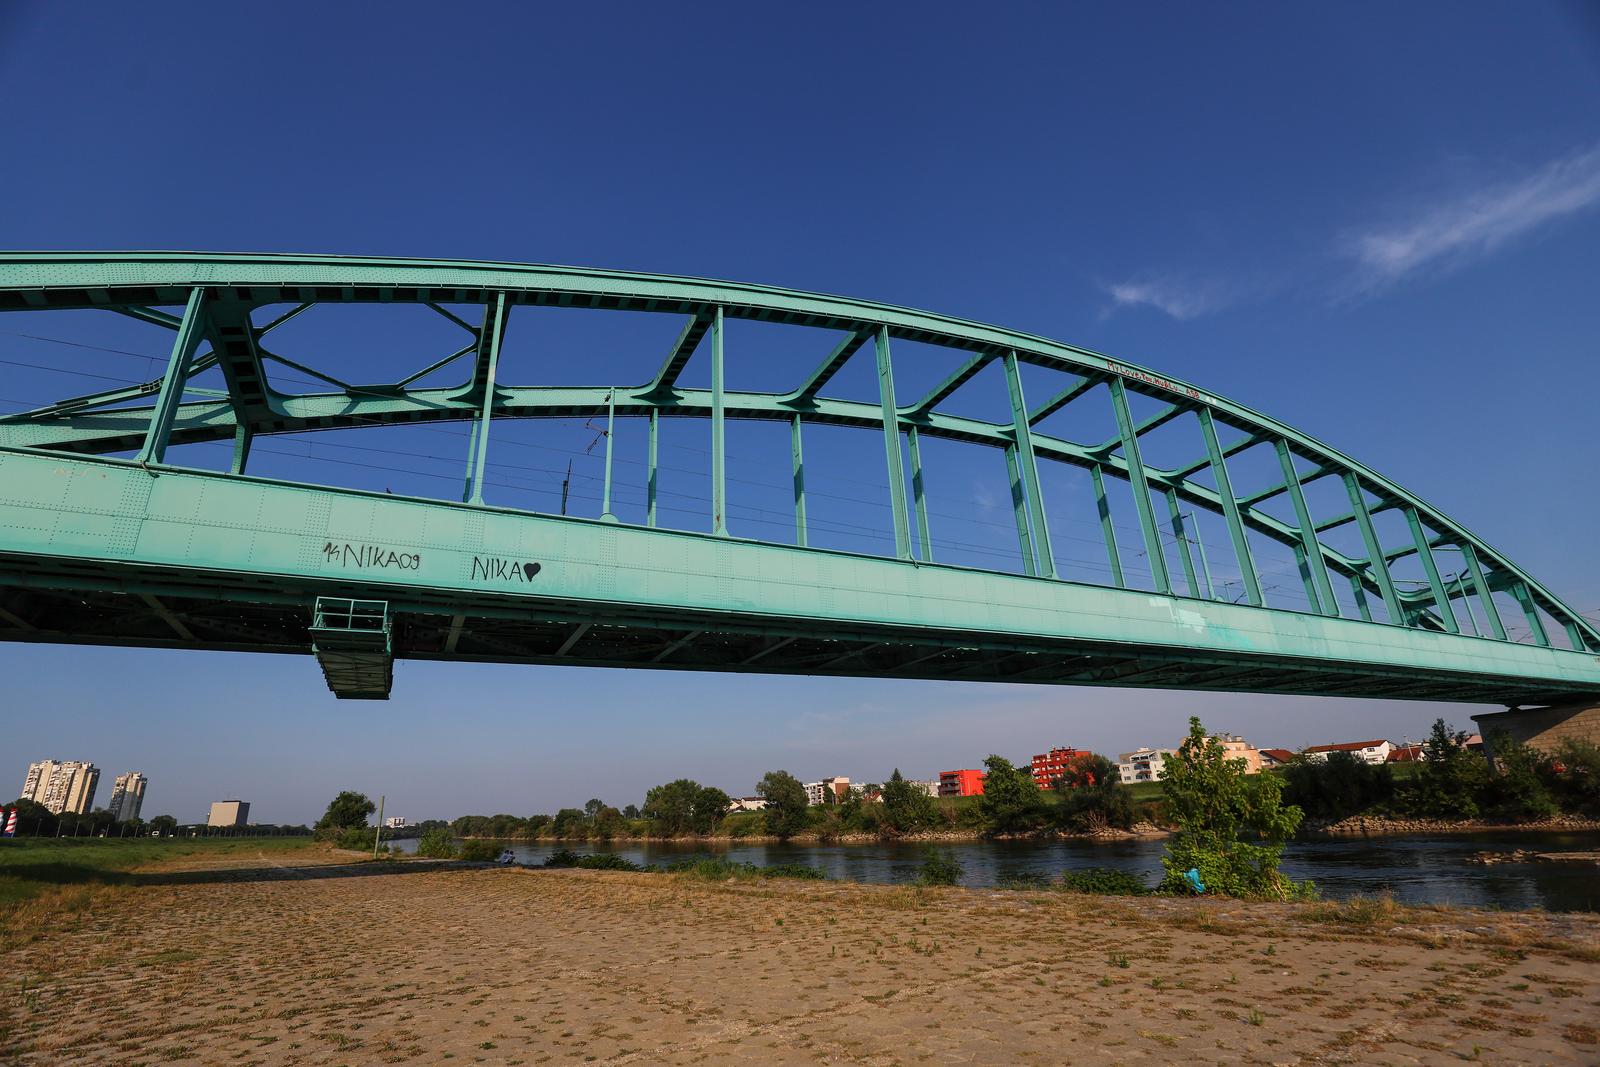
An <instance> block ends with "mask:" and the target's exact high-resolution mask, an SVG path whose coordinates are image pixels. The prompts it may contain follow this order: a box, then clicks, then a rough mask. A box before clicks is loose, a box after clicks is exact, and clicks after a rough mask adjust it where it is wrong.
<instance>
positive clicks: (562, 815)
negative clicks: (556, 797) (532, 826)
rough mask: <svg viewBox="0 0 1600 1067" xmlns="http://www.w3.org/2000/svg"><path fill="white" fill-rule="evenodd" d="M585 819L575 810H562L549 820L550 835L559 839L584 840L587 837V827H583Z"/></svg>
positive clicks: (581, 813) (580, 812) (585, 817)
mask: <svg viewBox="0 0 1600 1067" xmlns="http://www.w3.org/2000/svg"><path fill="white" fill-rule="evenodd" d="M586 819H587V816H585V815H584V814H583V812H582V811H580V810H578V809H577V808H562V809H561V810H560V811H558V812H556V817H555V818H554V819H552V820H550V835H551V836H552V837H556V838H561V839H567V838H577V839H578V840H580V841H582V840H586V839H587V838H588V836H589V831H588V827H587V826H586V825H585V821H586Z"/></svg>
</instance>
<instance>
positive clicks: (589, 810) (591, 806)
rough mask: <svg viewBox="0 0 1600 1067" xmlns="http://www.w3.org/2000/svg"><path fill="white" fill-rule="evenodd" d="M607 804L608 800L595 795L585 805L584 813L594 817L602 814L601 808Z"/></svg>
mask: <svg viewBox="0 0 1600 1067" xmlns="http://www.w3.org/2000/svg"><path fill="white" fill-rule="evenodd" d="M605 806H606V802H605V801H603V800H601V799H600V798H599V797H595V798H593V799H592V800H590V801H589V803H587V804H585V805H584V806H583V813H584V814H585V815H587V816H589V818H591V819H592V818H594V817H595V816H596V815H599V814H600V809H601V808H603V807H605Z"/></svg>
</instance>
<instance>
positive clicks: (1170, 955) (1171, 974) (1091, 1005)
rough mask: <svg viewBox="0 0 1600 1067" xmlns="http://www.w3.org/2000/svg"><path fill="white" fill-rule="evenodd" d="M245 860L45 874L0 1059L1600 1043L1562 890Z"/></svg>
mask: <svg viewBox="0 0 1600 1067" xmlns="http://www.w3.org/2000/svg"><path fill="white" fill-rule="evenodd" d="M254 866H255V867H256V868H257V873H256V874H253V875H252V876H251V877H249V878H248V879H246V880H238V881H222V880H215V881H196V882H194V883H192V884H170V885H142V886H141V885H134V886H117V887H111V888H108V889H103V890H97V891H95V892H94V893H91V894H88V895H85V896H80V897H75V898H72V899H70V900H69V899H68V898H66V897H63V898H62V899H61V900H60V901H57V902H56V903H54V904H52V905H49V906H46V904H45V902H44V898H40V900H39V901H38V902H37V906H38V909H39V910H37V911H36V912H32V913H29V916H28V919H27V921H28V923H29V925H30V927H31V929H32V930H33V934H34V936H32V937H31V939H29V940H26V941H22V942H17V943H15V944H12V945H9V946H7V947H6V948H5V949H4V951H3V952H0V974H4V975H8V976H12V977H10V978H8V979H6V981H7V982H10V983H14V984H12V985H9V986H7V987H5V988H3V989H0V1060H6V1059H7V1058H8V1057H14V1058H16V1059H17V1060H19V1061H20V1062H23V1063H55V1062H83V1063H111V1062H116V1063H137V1062H146V1063H176V1064H200V1063H205V1064H212V1063H240V1064H261V1065H276V1064H338V1063H349V1064H366V1063H418V1064H420V1063H430V1064H431V1063H439V1062H445V1061H448V1062H451V1063H464V1064H476V1063H492V1064H519V1063H525V1064H563V1063H575V1064H576V1063H588V1062H597V1063H615V1064H623V1063H631V1064H652V1065H653V1064H688V1063H713V1064H714V1063H761V1064H769V1063H770V1064H788V1063H794V1064H808V1065H809V1064H815V1063H819V1062H825V1063H838V1064H885V1065H887V1064H897V1063H907V1064H910V1063H918V1062H930V1063H932V1062H974V1063H1001V1062H1017V1063H1030V1062H1041V1063H1042V1062H1060V1061H1062V1060H1063V1059H1068V1060H1071V1061H1074V1062H1076V1061H1078V1060H1080V1059H1081V1060H1084V1061H1088V1062H1098V1061H1104V1062H1120V1061H1129V1062H1131V1061H1133V1060H1144V1061H1145V1062H1152V1063H1164V1062H1174V1061H1178V1060H1183V1061H1191V1060H1198V1061H1201V1062H1217V1061H1225V1062H1292V1061H1300V1062H1306V1061H1318V1062H1327V1061H1344V1062H1350V1061H1356V1062H1367V1061H1374V1060H1383V1061H1385V1062H1394V1061H1404V1062H1424V1063H1435V1062H1437V1063H1446V1062H1459V1061H1460V1060H1461V1059H1471V1058H1473V1057H1474V1056H1478V1055H1482V1056H1483V1057H1484V1058H1485V1059H1489V1060H1492V1061H1494V1062H1499V1063H1592V1062H1595V1059H1596V1047H1595V1042H1596V1040H1597V1035H1596V1032H1595V1030H1594V1025H1595V1024H1594V1023H1593V1021H1592V1017H1593V1014H1594V1003H1595V1001H1596V999H1597V994H1600V966H1596V965H1595V962H1594V961H1593V960H1590V959H1585V958H1584V954H1585V952H1590V951H1593V950H1594V948H1595V947H1596V946H1600V921H1597V920H1596V919H1595V918H1594V917H1588V916H1541V915H1510V914H1491V913H1482V912H1452V911H1450V910H1448V909H1409V908H1400V907H1398V906H1396V905H1394V904H1393V902H1391V901H1383V900H1374V901H1365V902H1361V901H1358V902H1352V903H1347V904H1341V905H1332V904H1315V905H1258V904H1238V903H1234V902H1228V901H1179V900H1145V899H1141V900H1140V901H1138V902H1137V904H1133V903H1131V902H1128V901H1121V900H1116V899H1111V898H1096V897H1079V896H1062V895H1059V894H1037V893H1025V892H1024V893H995V892H979V891H969V890H962V889H942V888H941V889H935V888H920V887H891V886H853V885H841V884H838V883H830V884H816V883H781V882H780V883H774V882H766V881H739V880H734V881H721V882H704V881H696V880H693V879H686V878H663V877H661V876H659V875H642V874H627V873H611V872H589V871H559V872H557V871H551V872H539V871H521V870H459V869H458V870H420V869H415V868H413V869H410V870H406V871H404V872H403V873H401V872H395V873H383V872H384V871H385V870H388V871H391V872H394V870H395V869H394V868H378V867H370V868H368V869H367V870H369V871H373V872H375V873H370V874H364V875H363V874H355V875H351V874H350V873H349V872H348V871H347V872H346V873H345V874H343V875H341V876H339V877H323V876H322V875H324V874H326V873H328V872H324V871H320V870H316V869H309V868H292V867H278V866H275V865H273V864H262V863H260V862H257V863H256V864H255V865H254ZM1414 921H1415V922H1419V923H1420V924H1421V928H1420V929H1419V930H1418V931H1415V932H1416V934H1417V936H1415V937H1409V936H1408V937H1400V936H1396V934H1395V933H1394V927H1395V926H1397V925H1404V924H1408V923H1411V922H1414ZM197 931H204V936H203V937H199V936H196V933H197ZM1513 941H1515V942H1516V953H1518V954H1521V955H1522V956H1524V957H1525V958H1522V959H1518V960H1516V961H1515V967H1512V966H1511V964H1512V961H1511V960H1508V959H1507V958H1506V957H1505V955H1504V953H1505V952H1506V951H1508V950H1507V948H1506V947H1505V946H1506V945H1508V944H1510V943H1511V942H1513ZM1269 949H1270V952H1269V951H1268V950H1269ZM1508 968H1509V969H1508ZM23 980H25V981H26V982H27V983H28V984H27V986H26V988H23V987H22V985H21V982H22V981H23ZM130 989H137V990H138V991H139V995H138V996H129V995H128V991H129V990H130ZM1468 1021H1470V1025H1468ZM1484 1049H1492V1053H1489V1052H1484Z"/></svg>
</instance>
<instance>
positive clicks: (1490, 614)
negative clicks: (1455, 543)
mask: <svg viewBox="0 0 1600 1067" xmlns="http://www.w3.org/2000/svg"><path fill="white" fill-rule="evenodd" d="M1460 547H1461V554H1462V556H1464V557H1466V561H1467V571H1468V572H1469V573H1470V574H1471V575H1472V587H1473V588H1474V589H1476V590H1477V591H1478V603H1479V604H1481V605H1482V606H1483V614H1484V617H1485V618H1487V619H1488V620H1489V629H1491V630H1493V631H1494V635H1495V636H1496V637H1497V638H1499V639H1500V640H1502V641H1504V640H1505V639H1506V627H1505V623H1503V622H1502V621H1501V620H1500V609H1499V608H1498V607H1496V606H1495V602H1494V597H1493V596H1492V595H1491V594H1490V592H1489V583H1488V582H1487V581H1485V580H1484V577H1483V567H1482V566H1480V565H1479V563H1478V553H1477V551H1476V550H1475V549H1474V548H1473V547H1472V546H1471V545H1470V544H1463V545H1461V546H1460Z"/></svg>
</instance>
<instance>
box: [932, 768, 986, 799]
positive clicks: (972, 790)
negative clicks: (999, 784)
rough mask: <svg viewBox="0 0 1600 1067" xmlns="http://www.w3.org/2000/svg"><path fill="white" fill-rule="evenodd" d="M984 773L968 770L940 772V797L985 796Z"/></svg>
mask: <svg viewBox="0 0 1600 1067" xmlns="http://www.w3.org/2000/svg"><path fill="white" fill-rule="evenodd" d="M983 779H984V773H983V772H982V771H980V770H976V769H972V768H968V769H966V770H960V771H940V772H939V795H940V796H942V797H976V796H982V795H983Z"/></svg>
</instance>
